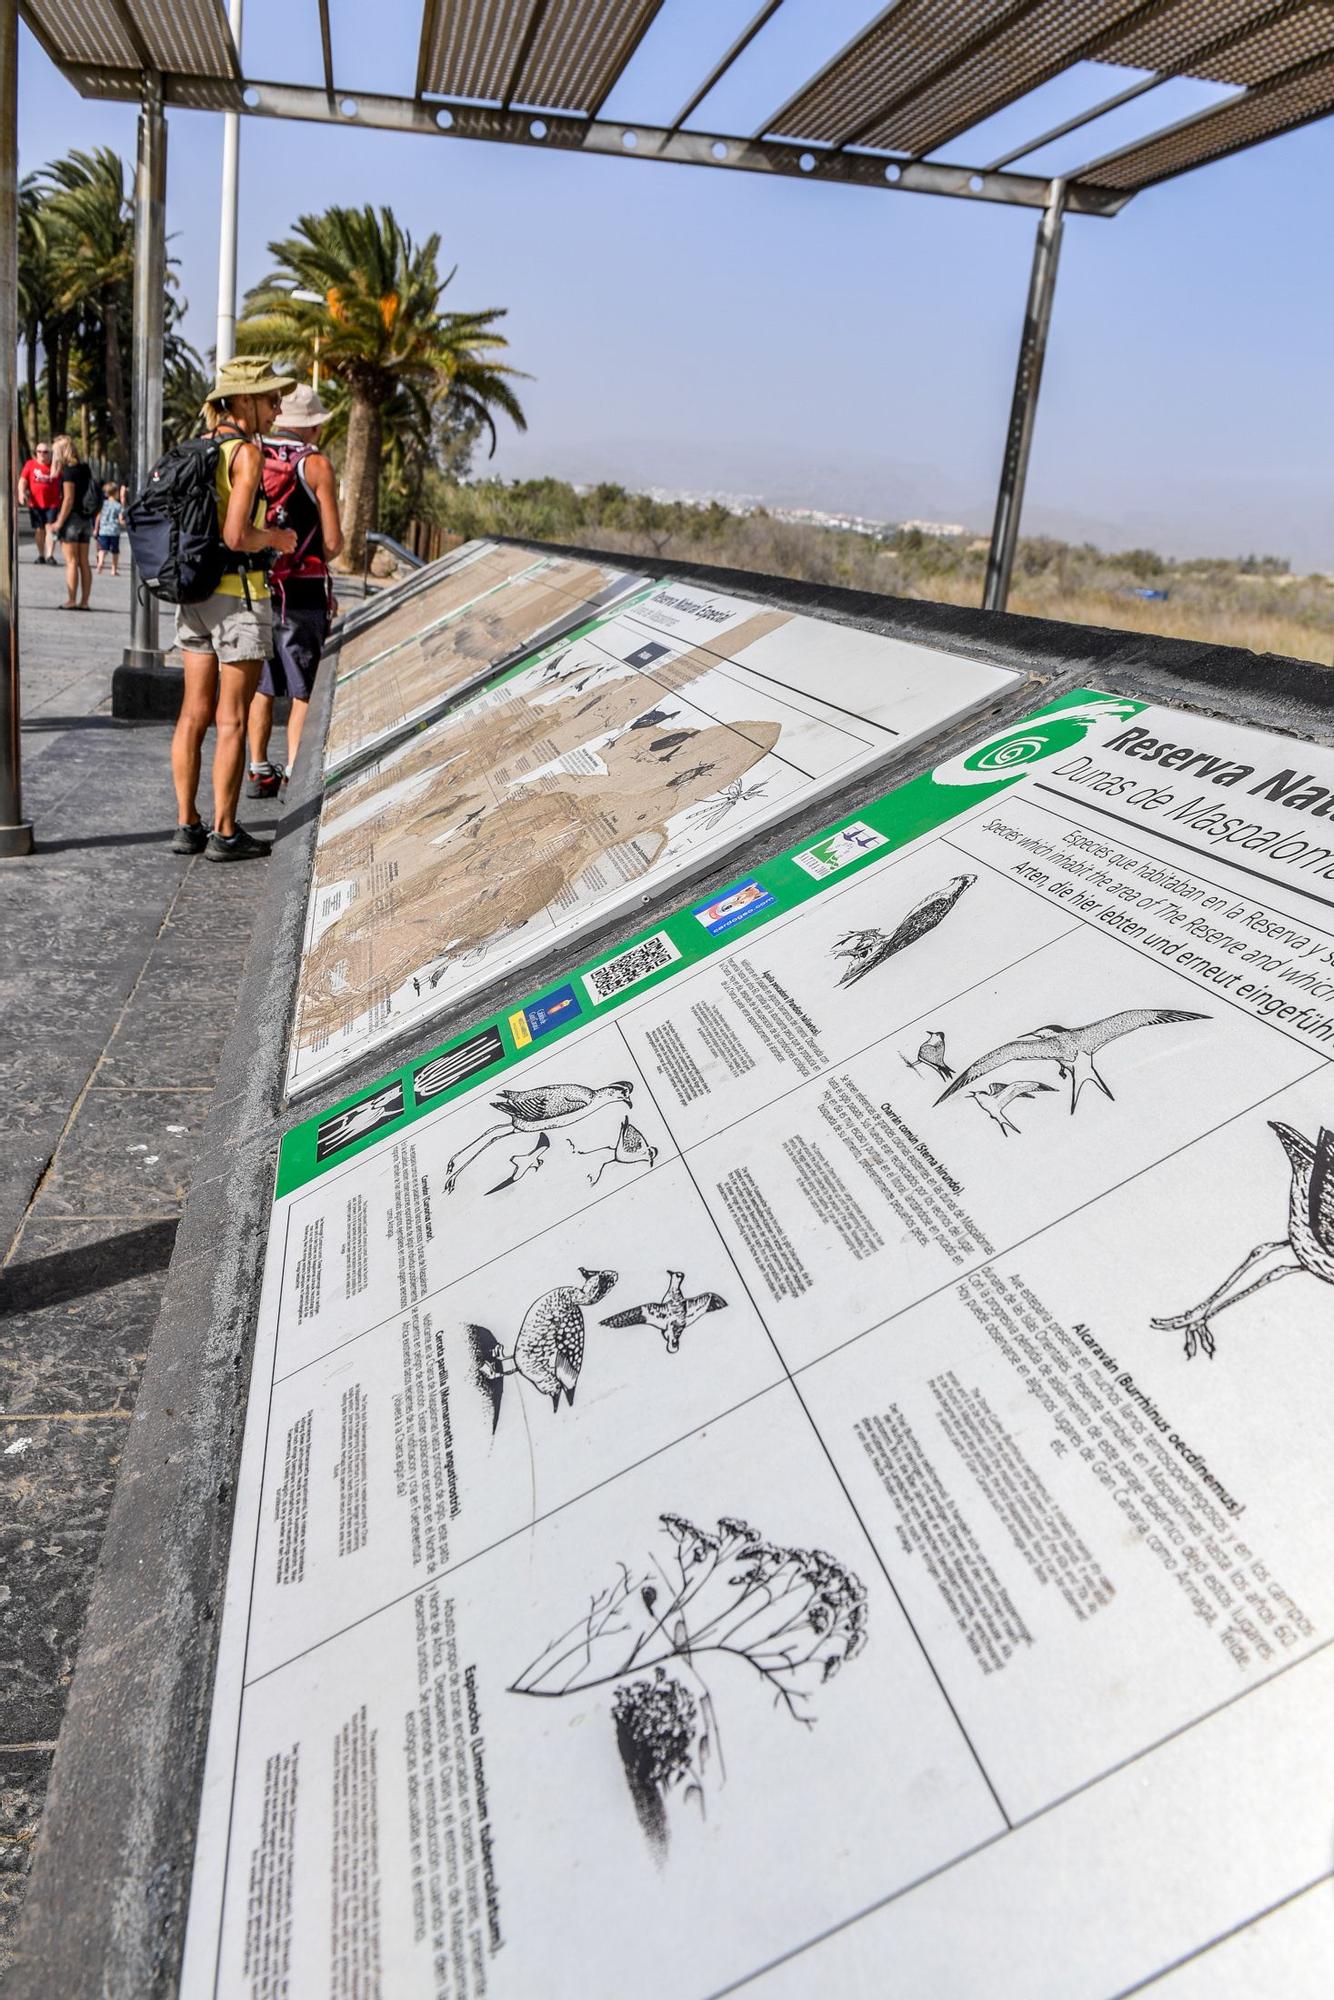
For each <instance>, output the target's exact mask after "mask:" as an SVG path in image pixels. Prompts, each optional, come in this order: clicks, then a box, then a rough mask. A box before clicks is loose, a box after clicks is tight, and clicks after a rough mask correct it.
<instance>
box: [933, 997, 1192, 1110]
mask: <svg viewBox="0 0 1334 2000" xmlns="http://www.w3.org/2000/svg"><path fill="white" fill-rule="evenodd" d="M1208 1019H1209V1016H1208V1015H1207V1014H1186V1013H1183V1012H1182V1010H1181V1009H1180V1008H1179V1007H1127V1008H1126V1009H1125V1010H1124V1012H1122V1013H1120V1014H1105V1015H1104V1016H1103V1018H1102V1019H1101V1020H1100V1021H1090V1022H1089V1023H1088V1024H1087V1026H1085V1027H1083V1028H1062V1027H1059V1026H1057V1025H1056V1024H1054V1023H1051V1022H1049V1023H1047V1024H1046V1025H1045V1026H1044V1027H1041V1028H1030V1029H1029V1031H1028V1033H1027V1034H1026V1035H1017V1036H1016V1037H1015V1039H1014V1040H1013V1041H1012V1042H1002V1043H1001V1044H1000V1047H999V1048H995V1049H990V1050H988V1052H987V1054H986V1055H984V1056H979V1057H978V1059H977V1061H976V1062H973V1063H969V1065H968V1067H967V1069H966V1070H964V1072H963V1073H962V1075H961V1076H956V1077H955V1079H954V1081H953V1083H951V1084H948V1085H947V1086H946V1088H945V1089H944V1090H942V1091H941V1093H940V1096H939V1097H938V1098H937V1099H936V1103H937V1104H943V1103H944V1102H945V1099H946V1098H947V1097H953V1096H954V1095H955V1094H956V1092H958V1091H960V1090H966V1089H967V1087H968V1085H969V1084H970V1083H976V1082H977V1080H978V1078H979V1077H982V1076H986V1075H988V1074H989V1073H990V1071H992V1070H993V1069H999V1068H1000V1066H1001V1064H1002V1063H1007V1062H1054V1063H1055V1064H1056V1068H1057V1074H1058V1075H1059V1076H1061V1077H1067V1076H1068V1077H1069V1079H1070V1111H1071V1114H1072V1115H1073V1113H1074V1108H1075V1106H1076V1104H1078V1102H1079V1093H1080V1091H1081V1090H1082V1089H1083V1088H1084V1085H1085V1084H1086V1083H1096V1084H1097V1086H1098V1088H1099V1090H1100V1091H1102V1093H1103V1095H1104V1096H1105V1097H1112V1096H1113V1093H1112V1091H1111V1090H1110V1089H1109V1088H1108V1086H1107V1083H1106V1081H1105V1079H1104V1078H1103V1077H1102V1076H1100V1075H1099V1073H1098V1069H1097V1066H1096V1064H1095V1063H1094V1060H1093V1058H1094V1056H1095V1055H1096V1053H1097V1051H1098V1050H1099V1049H1105V1048H1106V1047H1107V1045H1108V1043H1109V1042H1119V1041H1120V1039H1121V1037H1122V1036H1123V1035H1133V1034H1134V1033H1135V1032H1136V1031H1137V1029H1140V1028H1161V1027H1167V1026H1169V1025H1170V1024H1171V1023H1172V1022H1174V1021H1207V1020H1208Z"/></svg>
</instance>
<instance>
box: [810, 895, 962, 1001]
mask: <svg viewBox="0 0 1334 2000" xmlns="http://www.w3.org/2000/svg"><path fill="white" fill-rule="evenodd" d="M976 880H977V877H976V875H952V876H951V877H950V879H949V881H948V882H947V883H946V884H945V886H944V888H943V889H933V890H932V891H931V894H930V895H929V896H923V898H922V900H921V902H920V903H914V905H913V907H912V908H911V909H910V910H909V912H908V914H907V916H906V917H904V918H903V920H902V922H901V923H900V924H899V926H898V928H897V929H896V930H893V931H890V932H889V934H888V935H886V934H885V932H884V931H878V930H860V931H847V932H845V934H844V935H843V936H842V937H841V938H839V939H838V941H837V943H836V944H834V945H833V946H831V950H832V951H833V955H834V957H835V958H850V959H851V960H852V963H851V965H850V966H849V967H848V969H847V971H846V972H845V973H844V974H843V977H842V978H841V979H840V980H839V982H838V983H839V985H840V986H855V985H856V983H857V981H858V980H859V979H865V977H866V975H867V973H868V972H874V970H875V968H876V966H877V965H883V964H884V962H885V960H886V959H887V958H892V957H893V956H894V954H895V952H897V951H906V949H907V948H908V946H909V945H910V944H916V942H917V940H918V938H923V937H925V936H926V934H927V932H928V931H933V930H934V929H935V928H936V925H937V924H938V923H941V922H943V920H944V919H945V918H946V917H947V916H948V915H949V913H950V911H951V910H952V909H953V908H954V905H955V904H956V903H957V902H958V900H959V898H960V896H962V894H963V892H964V890H965V889H969V888H971V887H972V885H973V883H974V882H976Z"/></svg>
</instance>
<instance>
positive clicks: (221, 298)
mask: <svg viewBox="0 0 1334 2000" xmlns="http://www.w3.org/2000/svg"><path fill="white" fill-rule="evenodd" d="M243 12H244V0H231V5H230V6H229V8H228V10H227V19H228V21H229V22H230V24H231V30H232V40H233V41H234V42H235V44H236V53H237V55H238V57H239V56H240V53H241V16H242V14H243ZM242 74H244V72H242ZM240 168H241V114H240V112H239V111H224V113H223V115H222V212H221V216H220V218H219V226H218V333H217V354H218V366H219V368H221V366H222V364H223V362H224V361H230V360H231V358H232V356H233V355H234V354H235V352H236V203H237V190H238V184H239V181H240Z"/></svg>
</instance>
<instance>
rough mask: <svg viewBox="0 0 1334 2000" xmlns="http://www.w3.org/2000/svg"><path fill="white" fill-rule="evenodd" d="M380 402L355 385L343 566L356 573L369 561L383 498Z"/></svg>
mask: <svg viewBox="0 0 1334 2000" xmlns="http://www.w3.org/2000/svg"><path fill="white" fill-rule="evenodd" d="M380 440H381V423H380V405H379V402H378V401H377V400H376V399H375V397H374V396H373V395H371V394H370V393H368V391H367V390H365V389H363V388H361V387H360V386H359V385H357V384H355V383H354V384H353V388H352V401H351V406H350V408H349V410H348V413H347V457H346V460H345V462H344V468H343V470H344V478H345V482H346V489H347V490H346V496H345V499H344V505H343V527H344V533H345V535H346V537H347V539H346V542H345V544H344V547H343V554H342V558H341V567H342V568H343V569H346V570H349V571H351V572H352V573H353V574H356V573H357V572H358V571H361V570H364V569H365V567H366V561H367V546H366V537H367V535H368V534H369V533H370V531H371V529H372V528H373V527H374V526H375V523H376V518H377V514H378V511H379V500H380Z"/></svg>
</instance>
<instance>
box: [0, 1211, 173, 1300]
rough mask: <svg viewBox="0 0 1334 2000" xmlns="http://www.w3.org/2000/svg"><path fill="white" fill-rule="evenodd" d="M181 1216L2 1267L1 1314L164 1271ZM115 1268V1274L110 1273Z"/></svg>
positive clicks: (70, 1297)
mask: <svg viewBox="0 0 1334 2000" xmlns="http://www.w3.org/2000/svg"><path fill="white" fill-rule="evenodd" d="M176 1228H177V1217H176V1216H174V1215H173V1216H170V1217H168V1218H167V1219H166V1220H164V1221H162V1222H149V1223H145V1224H144V1226H143V1228H141V1229H127V1230H126V1231H125V1232H124V1233H123V1235H120V1236H109V1237H102V1238H101V1239H100V1240H99V1241H98V1242H96V1243H88V1244H84V1245H82V1246H81V1247H80V1248H79V1249H77V1250H58V1251H56V1252H55V1253H54V1254H53V1255H52V1256H50V1257H34V1258H33V1259H32V1261H31V1263H23V1262H19V1263H14V1264H10V1265H9V1266H8V1267H7V1269H5V1270H4V1271H0V1312H5V1313H20V1312H34V1311H36V1310H37V1309H38V1308H39V1307H41V1306H55V1305H61V1304H63V1303H64V1302H65V1300H67V1299H79V1298H83V1297H84V1296H85V1295H86V1294H87V1293H88V1292H100V1291H103V1290H105V1288H106V1286H107V1284H108V1282H111V1283H113V1284H120V1283H123V1282H124V1281H125V1280H126V1279H128V1278H142V1277H145V1276H147V1274H148V1273H149V1272H150V1271H165V1270H166V1268H167V1266H168V1264H169V1263H170V1262H171V1251H172V1245H173V1244H174V1243H175V1241H176ZM112 1271H114V1274H115V1275H114V1276H112V1277H110V1279H109V1273H111V1272H112Z"/></svg>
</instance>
